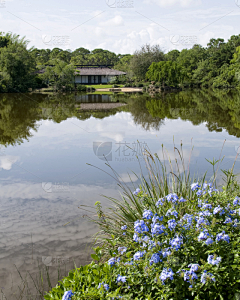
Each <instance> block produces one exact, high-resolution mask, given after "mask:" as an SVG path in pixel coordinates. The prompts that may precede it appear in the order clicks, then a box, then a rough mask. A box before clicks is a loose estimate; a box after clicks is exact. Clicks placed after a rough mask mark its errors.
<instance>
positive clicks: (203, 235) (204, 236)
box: [198, 230, 209, 242]
mask: <svg viewBox="0 0 240 300" xmlns="http://www.w3.org/2000/svg"><path fill="white" fill-rule="evenodd" d="M208 236H209V233H208V232H207V231H206V230H204V231H202V232H201V233H200V234H199V236H198V241H199V242H200V241H204V240H206V239H207V238H208Z"/></svg>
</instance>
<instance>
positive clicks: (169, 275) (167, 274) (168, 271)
mask: <svg viewBox="0 0 240 300" xmlns="http://www.w3.org/2000/svg"><path fill="white" fill-rule="evenodd" d="M173 275H174V273H173V271H172V269H171V268H169V269H167V268H164V269H163V270H162V273H161V275H160V279H161V280H162V282H163V284H164V281H165V280H167V279H168V278H169V279H170V280H173Z"/></svg>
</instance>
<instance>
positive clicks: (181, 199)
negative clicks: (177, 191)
mask: <svg viewBox="0 0 240 300" xmlns="http://www.w3.org/2000/svg"><path fill="white" fill-rule="evenodd" d="M186 201H187V200H186V199H184V198H183V197H181V198H180V199H179V200H178V202H180V203H181V202H186Z"/></svg>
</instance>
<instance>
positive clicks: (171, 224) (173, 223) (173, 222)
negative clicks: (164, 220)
mask: <svg viewBox="0 0 240 300" xmlns="http://www.w3.org/2000/svg"><path fill="white" fill-rule="evenodd" d="M176 226H177V222H176V220H175V219H171V220H169V221H168V228H169V229H170V230H171V231H172V230H173V229H175V227H176Z"/></svg>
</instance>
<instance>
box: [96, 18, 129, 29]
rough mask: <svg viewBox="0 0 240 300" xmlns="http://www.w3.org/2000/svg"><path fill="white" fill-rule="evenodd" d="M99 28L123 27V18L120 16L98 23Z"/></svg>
mask: <svg viewBox="0 0 240 300" xmlns="http://www.w3.org/2000/svg"><path fill="white" fill-rule="evenodd" d="M99 25H100V26H114V27H116V26H123V25H124V22H123V18H122V16H119V15H118V16H115V17H114V18H112V19H109V20H107V21H105V22H100V24H99Z"/></svg>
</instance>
